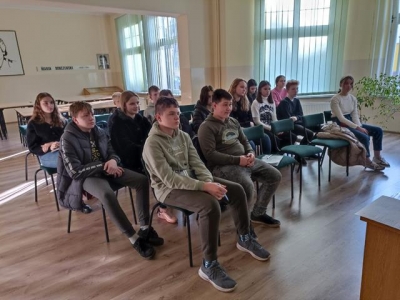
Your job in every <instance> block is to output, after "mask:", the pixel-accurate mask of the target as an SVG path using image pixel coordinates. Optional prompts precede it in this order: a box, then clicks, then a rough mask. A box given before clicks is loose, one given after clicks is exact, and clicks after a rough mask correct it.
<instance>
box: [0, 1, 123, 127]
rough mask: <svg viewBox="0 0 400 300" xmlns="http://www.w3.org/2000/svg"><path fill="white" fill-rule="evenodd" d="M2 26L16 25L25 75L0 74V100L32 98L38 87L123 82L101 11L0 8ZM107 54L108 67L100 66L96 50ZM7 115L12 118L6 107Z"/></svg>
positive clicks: (58, 94)
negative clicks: (48, 68)
mask: <svg viewBox="0 0 400 300" xmlns="http://www.w3.org/2000/svg"><path fill="white" fill-rule="evenodd" d="M0 28H1V29H4V30H8V29H9V30H15V31H16V33H17V38H18V43H19V48H20V53H21V59H22V63H23V66H24V70H25V75H23V76H1V77H0V106H1V105H7V104H15V103H31V102H33V101H34V100H35V97H36V95H37V94H38V93H39V92H42V91H46V92H49V93H51V94H52V95H53V96H54V97H55V98H62V97H63V96H73V95H79V94H81V93H82V89H83V88H84V87H96V86H110V85H117V86H120V87H122V80H121V76H120V74H121V71H120V66H119V63H117V60H116V58H117V55H118V54H117V52H115V49H116V48H115V47H114V46H112V47H110V43H111V42H115V41H113V40H112V35H111V28H110V26H109V20H108V17H107V16H105V15H91V14H77V13H74V14H72V13H62V12H48V11H39V10H21V9H0ZM97 53H108V54H109V55H110V66H111V69H110V70H98V69H97V61H96V54H97ZM65 65H73V66H79V65H94V66H95V67H96V69H95V70H72V71H47V72H38V71H37V70H36V68H37V67H40V66H65ZM5 115H6V121H8V122H9V121H16V118H15V112H14V111H12V110H6V111H5Z"/></svg>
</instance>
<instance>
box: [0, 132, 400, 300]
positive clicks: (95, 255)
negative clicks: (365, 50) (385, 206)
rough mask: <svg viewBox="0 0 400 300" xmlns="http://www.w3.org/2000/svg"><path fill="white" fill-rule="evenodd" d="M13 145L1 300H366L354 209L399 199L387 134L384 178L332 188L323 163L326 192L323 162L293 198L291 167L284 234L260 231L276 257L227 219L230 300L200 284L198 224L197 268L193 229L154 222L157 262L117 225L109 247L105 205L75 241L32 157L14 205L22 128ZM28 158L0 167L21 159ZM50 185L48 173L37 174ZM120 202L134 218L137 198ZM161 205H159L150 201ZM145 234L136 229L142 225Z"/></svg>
mask: <svg viewBox="0 0 400 300" xmlns="http://www.w3.org/2000/svg"><path fill="white" fill-rule="evenodd" d="M7 127H8V128H9V135H10V139H9V140H3V141H0V143H1V144H0V145H1V150H0V182H1V190H0V194H1V195H3V196H1V195H0V298H1V299H207V298H209V299H246V300H248V299H271V300H273V299H277V300H280V299H285V300H288V299H289V300H290V299H358V298H359V296H360V283H361V270H362V259H363V251H364V250H363V248H364V236H365V223H364V222H361V221H360V220H359V218H358V217H357V216H355V212H357V211H358V210H360V209H361V208H362V207H364V206H366V205H368V204H369V203H371V202H372V201H374V200H375V199H377V198H378V197H379V196H381V195H387V196H393V197H395V198H400V196H399V195H400V177H399V176H398V174H397V172H398V171H396V170H399V167H400V158H399V155H398V153H396V146H397V145H398V143H399V140H400V135H397V134H392V133H390V134H385V138H384V142H385V143H384V148H385V149H386V150H385V151H384V154H385V158H386V159H387V160H388V161H390V163H391V164H392V167H391V168H390V169H386V170H385V171H384V172H378V173H376V172H372V171H365V170H364V169H363V168H362V167H360V166H357V167H351V168H350V176H349V177H346V176H345V168H344V167H340V166H336V165H335V164H333V165H332V180H331V182H330V183H329V182H327V177H328V165H327V161H325V163H324V170H323V172H322V178H321V180H322V181H321V188H320V189H318V187H317V169H316V161H310V162H309V163H308V165H307V166H306V167H304V172H303V175H304V185H303V194H302V195H301V196H299V194H298V188H299V187H298V174H296V175H295V197H294V199H290V176H289V169H284V170H282V173H283V181H282V183H281V186H280V187H279V190H278V192H277V194H276V199H277V205H276V209H275V210H274V211H272V209H271V208H269V212H270V213H271V214H273V215H274V216H275V217H276V218H278V219H279V220H281V222H282V226H281V228H278V229H272V228H264V227H262V226H255V230H256V232H257V234H258V236H259V241H260V243H261V244H262V245H264V246H265V247H266V248H267V249H268V250H269V251H270V252H271V254H272V257H271V260H270V261H268V262H259V261H256V260H254V259H253V258H251V256H249V255H248V254H245V253H243V252H240V251H238V250H237V249H236V247H235V228H234V226H233V221H232V219H231V217H230V215H229V211H228V212H224V213H223V214H222V220H221V241H222V246H221V247H220V248H219V261H220V262H221V264H222V265H223V266H224V267H225V269H226V270H227V271H228V273H229V274H230V275H231V276H232V277H233V278H234V279H235V280H237V282H238V287H237V289H236V291H234V292H233V293H231V294H223V293H220V292H218V291H216V290H215V289H214V288H212V287H211V285H210V284H209V283H207V282H205V281H203V280H201V279H200V278H199V276H198V275H197V270H198V267H199V265H200V262H201V253H200V241H199V232H198V226H197V224H196V221H195V220H194V218H192V220H191V225H192V226H191V227H192V235H193V241H192V243H193V254H194V257H193V259H194V264H195V267H193V268H190V267H189V264H188V253H187V239H186V228H185V227H183V226H182V217H181V216H180V215H179V214H178V213H177V216H178V219H179V224H178V225H169V224H166V223H165V222H164V221H162V220H158V219H156V218H155V220H154V227H155V228H156V230H157V231H158V232H159V234H160V235H161V236H162V237H164V238H165V240H166V241H165V245H164V246H161V247H159V248H157V250H158V251H157V255H156V259H155V260H153V261H146V260H143V259H141V258H140V257H139V256H138V255H137V254H136V252H135V251H134V250H133V249H132V247H131V246H130V243H129V242H128V241H127V239H126V238H125V237H124V236H123V235H122V234H121V233H120V232H119V231H118V230H117V229H116V228H115V226H114V225H113V224H112V223H111V221H109V232H110V239H111V240H110V243H109V244H107V243H106V242H105V236H104V230H103V222H102V216H101V213H100V208H99V206H98V205H97V206H96V205H94V206H95V208H96V211H95V212H94V213H92V214H89V215H83V214H80V213H73V219H72V232H71V233H70V234H67V228H66V227H67V217H68V211H67V210H64V209H62V210H61V211H60V212H57V211H56V209H55V204H54V198H53V192H52V187H51V183H50V185H49V186H46V185H45V184H44V183H43V184H41V185H40V187H39V202H38V203H35V202H34V190H33V183H32V180H33V174H34V171H35V170H36V169H37V161H36V159H35V158H34V157H32V156H30V157H29V158H28V165H29V181H28V186H29V187H30V188H32V189H31V190H30V191H29V192H26V193H23V194H22V195H19V196H17V197H15V198H14V199H11V197H5V196H4V193H6V192H7V191H10V189H12V188H14V187H18V188H17V191H13V192H10V193H11V194H16V193H17V192H18V191H20V190H21V189H22V187H23V185H24V184H26V182H25V175H24V153H22V152H23V151H24V150H26V149H25V148H24V147H23V146H22V145H21V144H20V141H19V136H18V131H17V126H16V124H10V125H8V126H7ZM19 152H21V154H20V155H19V156H15V157H11V158H8V159H4V160H1V158H5V157H7V156H9V155H12V154H14V153H19ZM39 178H40V179H43V178H44V177H43V175H40V176H39ZM119 200H120V203H121V205H122V207H123V209H124V210H125V211H126V213H127V216H128V218H130V219H132V213H131V207H130V203H129V194H128V193H127V191H126V190H124V189H122V190H121V191H120V194H119ZM151 201H152V203H154V199H151ZM136 228H137V226H136Z"/></svg>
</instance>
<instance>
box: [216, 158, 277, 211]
mask: <svg viewBox="0 0 400 300" xmlns="http://www.w3.org/2000/svg"><path fill="white" fill-rule="evenodd" d="M212 173H213V175H214V176H218V177H221V178H224V179H227V180H230V181H233V182H237V183H239V184H240V185H241V186H242V187H243V189H244V191H245V192H246V196H247V205H248V207H249V210H250V207H251V203H252V202H253V199H254V184H253V180H257V181H258V182H259V183H260V184H261V187H260V189H259V191H258V194H257V200H256V202H255V203H254V207H253V213H254V214H255V215H261V214H264V213H265V212H266V210H267V206H268V203H269V201H271V198H272V196H273V195H274V194H275V191H276V189H277V188H278V186H279V183H280V182H281V179H282V175H281V173H280V172H279V171H278V170H277V169H275V168H274V167H272V166H270V165H269V164H267V163H266V162H264V161H262V160H260V159H257V158H256V160H255V162H254V166H252V167H249V168H247V167H241V166H239V165H225V166H216V167H215V168H214V169H213V172H212Z"/></svg>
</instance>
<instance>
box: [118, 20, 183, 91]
mask: <svg viewBox="0 0 400 300" xmlns="http://www.w3.org/2000/svg"><path fill="white" fill-rule="evenodd" d="M115 22H116V27H117V31H118V39H119V44H120V45H119V46H120V47H119V50H120V56H121V63H122V70H123V76H124V81H125V86H126V88H127V89H130V90H133V91H137V92H146V91H147V88H148V87H149V86H151V85H157V86H158V87H159V88H161V89H170V90H171V91H172V92H173V94H177V95H179V94H180V68H179V51H178V34H177V23H176V18H172V17H161V16H138V15H124V16H121V17H119V18H117V19H116V20H115Z"/></svg>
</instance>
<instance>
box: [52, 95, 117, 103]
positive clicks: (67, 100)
mask: <svg viewBox="0 0 400 300" xmlns="http://www.w3.org/2000/svg"><path fill="white" fill-rule="evenodd" d="M111 99H112V96H111V95H86V96H71V97H62V98H58V99H57V100H58V101H59V102H64V103H74V102H78V101H84V102H94V101H102V100H111Z"/></svg>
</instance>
